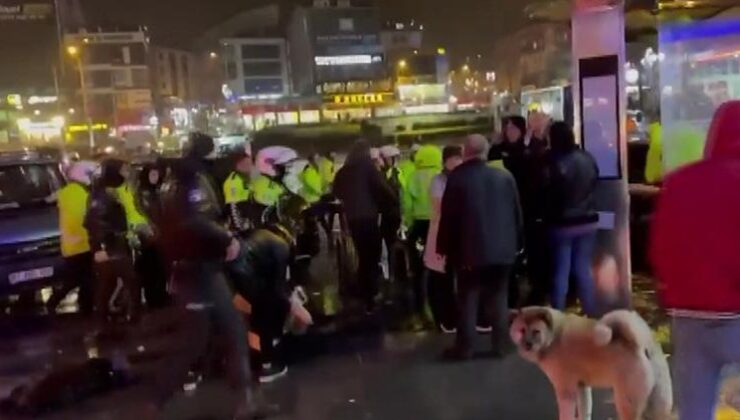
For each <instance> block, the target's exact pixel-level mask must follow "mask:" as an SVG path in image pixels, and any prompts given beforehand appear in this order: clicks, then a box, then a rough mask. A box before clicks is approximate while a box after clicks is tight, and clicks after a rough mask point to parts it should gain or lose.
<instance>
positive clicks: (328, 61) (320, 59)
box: [314, 54, 383, 66]
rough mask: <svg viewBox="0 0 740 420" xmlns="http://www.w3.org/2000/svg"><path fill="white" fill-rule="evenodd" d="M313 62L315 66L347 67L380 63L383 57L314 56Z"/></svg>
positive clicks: (362, 55)
mask: <svg viewBox="0 0 740 420" xmlns="http://www.w3.org/2000/svg"><path fill="white" fill-rule="evenodd" d="M314 61H315V62H316V65H317V66H347V65H352V64H372V63H380V62H382V61H383V57H382V56H380V55H370V54H358V55H330V56H316V57H314Z"/></svg>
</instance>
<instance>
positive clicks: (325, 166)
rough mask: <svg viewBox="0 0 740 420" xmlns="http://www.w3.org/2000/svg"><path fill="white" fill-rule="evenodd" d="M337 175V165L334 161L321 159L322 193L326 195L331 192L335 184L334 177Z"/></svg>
mask: <svg viewBox="0 0 740 420" xmlns="http://www.w3.org/2000/svg"><path fill="white" fill-rule="evenodd" d="M336 174H337V165H336V164H334V161H333V160H331V159H327V158H325V157H321V158H320V159H319V175H320V176H321V184H322V191H321V192H322V193H324V194H326V193H328V192H329V191H331V185H332V184H333V183H334V176H335V175H336Z"/></svg>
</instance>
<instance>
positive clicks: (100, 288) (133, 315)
mask: <svg viewBox="0 0 740 420" xmlns="http://www.w3.org/2000/svg"><path fill="white" fill-rule="evenodd" d="M124 167H125V163H124V162H123V161H121V160H118V159H106V160H104V161H103V162H102V164H101V175H100V178H99V179H97V180H96V182H95V183H94V185H93V188H92V193H91V194H90V202H89V205H88V209H87V214H86V215H85V228H86V229H87V231H88V233H89V238H90V249H91V251H92V252H93V258H94V261H95V272H96V275H97V276H96V277H97V278H96V293H95V307H96V311H97V312H98V317H99V321H100V323H101V327H102V326H104V325H106V324H107V322H108V320H109V316H110V308H111V306H112V305H113V302H112V299H113V298H114V293H115V291H116V289H117V287H118V280H121V281H122V283H123V291H124V293H125V299H124V301H125V305H126V306H125V310H124V312H125V315H126V317H127V319H128V320H130V321H135V320H136V319H137V318H138V316H139V309H140V307H141V288H140V287H139V282H138V279H137V277H136V274H135V273H134V266H133V261H132V258H131V248H130V246H129V240H128V222H127V219H126V210H125V208H124V205H123V203H121V202H120V200H119V198H118V194H117V193H116V190H117V189H118V188H120V187H121V186H122V185H123V184H124V182H125V181H126V178H125V171H124Z"/></svg>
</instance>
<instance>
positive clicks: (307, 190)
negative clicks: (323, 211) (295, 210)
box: [300, 153, 325, 205]
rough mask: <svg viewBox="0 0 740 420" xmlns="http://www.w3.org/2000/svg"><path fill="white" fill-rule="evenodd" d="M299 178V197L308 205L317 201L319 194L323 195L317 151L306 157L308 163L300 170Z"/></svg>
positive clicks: (323, 189) (319, 197)
mask: <svg viewBox="0 0 740 420" xmlns="http://www.w3.org/2000/svg"><path fill="white" fill-rule="evenodd" d="M300 180H301V197H303V199H304V200H306V203H308V204H309V205H313V204H316V203H318V201H319V200H320V199H321V196H323V195H324V192H325V188H324V185H323V182H322V180H321V174H320V172H319V155H318V154H317V153H313V154H311V156H309V157H308V164H307V165H306V167H305V168H304V169H303V171H302V172H301V175H300Z"/></svg>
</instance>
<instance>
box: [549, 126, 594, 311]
mask: <svg viewBox="0 0 740 420" xmlns="http://www.w3.org/2000/svg"><path fill="white" fill-rule="evenodd" d="M550 143H551V149H552V157H551V159H552V160H551V163H550V165H549V170H548V174H549V175H548V183H547V206H546V212H547V213H546V220H547V224H548V227H549V230H550V237H551V239H552V248H553V252H554V264H555V267H554V275H553V277H554V279H553V291H552V296H551V298H552V306H553V307H554V308H556V309H561V310H562V309H565V305H566V298H567V295H568V282H569V279H570V275H571V272H572V273H573V275H574V277H575V279H576V282H577V284H578V293H579V296H580V299H581V305H582V306H583V310H584V312H585V313H586V314H588V315H597V313H596V306H595V305H596V302H595V295H594V282H593V277H592V275H591V258H592V255H593V250H594V246H595V244H596V231H597V224H598V220H599V216H598V213H597V212H596V207H595V200H594V191H595V189H596V183H597V180H598V177H599V169H598V167H597V165H596V161H595V160H594V158H593V157H592V156H591V155H590V154H589V153H588V152H586V151H584V150H582V149H580V148H579V147H578V146H577V145H576V142H575V136H574V134H573V130H572V129H571V128H570V127H569V126H568V125H567V124H566V123H564V122H556V123H554V124H553V125H552V127H550Z"/></svg>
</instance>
